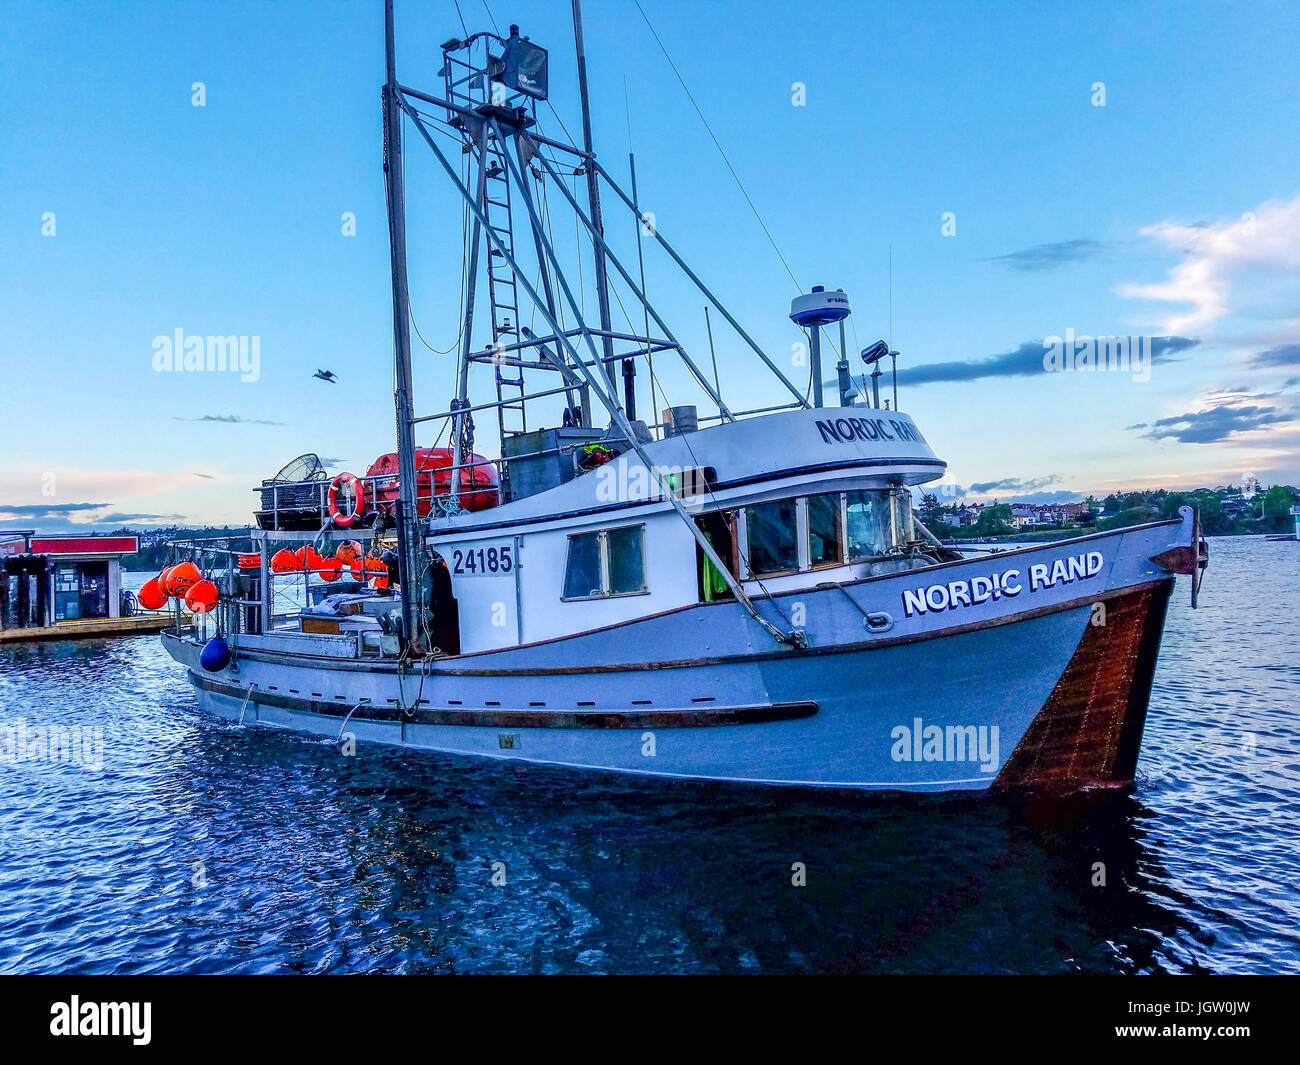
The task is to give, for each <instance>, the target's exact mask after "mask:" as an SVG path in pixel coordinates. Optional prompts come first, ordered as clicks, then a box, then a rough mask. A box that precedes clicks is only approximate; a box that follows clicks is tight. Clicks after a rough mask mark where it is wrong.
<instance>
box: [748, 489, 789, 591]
mask: <svg viewBox="0 0 1300 1065" xmlns="http://www.w3.org/2000/svg"><path fill="white" fill-rule="evenodd" d="M745 544H746V547H747V554H748V556H749V571H750V573H751V574H752V575H753V576H755V577H768V576H772V575H773V574H777V573H794V572H796V571H797V570H798V569H799V533H798V517H797V507H796V505H795V500H793V499H779V500H777V501H776V502H773V503H759V504H758V505H756V506H752V507H746V508H745Z"/></svg>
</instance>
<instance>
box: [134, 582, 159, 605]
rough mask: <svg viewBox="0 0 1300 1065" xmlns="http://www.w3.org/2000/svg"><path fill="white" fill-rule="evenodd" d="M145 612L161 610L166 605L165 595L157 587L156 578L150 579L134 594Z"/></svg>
mask: <svg viewBox="0 0 1300 1065" xmlns="http://www.w3.org/2000/svg"><path fill="white" fill-rule="evenodd" d="M135 597H136V599H138V600H139V602H140V605H141V606H142V607H144V608H145V609H146V610H161V609H162V608H163V607H165V606H166V605H167V593H166V592H164V591H163V590H162V589H161V588H159V587H158V578H157V577H150V578H149V579H148V580H147V581H145V582H144V584H142V585H141V586H140V590H139V591H138V592H136V594H135Z"/></svg>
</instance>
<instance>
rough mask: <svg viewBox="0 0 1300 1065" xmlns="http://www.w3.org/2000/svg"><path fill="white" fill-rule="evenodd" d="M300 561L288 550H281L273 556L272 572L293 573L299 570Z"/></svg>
mask: <svg viewBox="0 0 1300 1065" xmlns="http://www.w3.org/2000/svg"><path fill="white" fill-rule="evenodd" d="M299 568H300V567H299V566H298V559H297V557H296V556H295V555H294V553H293V552H292V551H290V550H289V549H288V548H281V549H280V550H279V551H277V552H276V553H275V554H274V555H272V556H271V572H273V573H293V572H294V571H295V570H297V569H299Z"/></svg>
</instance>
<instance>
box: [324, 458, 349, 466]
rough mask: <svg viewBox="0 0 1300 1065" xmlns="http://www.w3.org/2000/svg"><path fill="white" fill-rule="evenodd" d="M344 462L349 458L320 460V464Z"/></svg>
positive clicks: (332, 464) (327, 464) (335, 464)
mask: <svg viewBox="0 0 1300 1065" xmlns="http://www.w3.org/2000/svg"><path fill="white" fill-rule="evenodd" d="M343 462H347V459H321V460H320V464H321V465H322V466H337V465H339V464H340V463H343Z"/></svg>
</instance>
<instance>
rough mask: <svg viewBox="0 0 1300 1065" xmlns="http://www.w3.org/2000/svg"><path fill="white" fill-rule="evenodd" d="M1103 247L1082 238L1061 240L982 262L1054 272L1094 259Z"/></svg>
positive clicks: (994, 256) (1034, 270)
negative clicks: (1062, 267) (1066, 266)
mask: <svg viewBox="0 0 1300 1065" xmlns="http://www.w3.org/2000/svg"><path fill="white" fill-rule="evenodd" d="M1105 247H1106V245H1105V244H1102V243H1101V242H1100V241H1096V240H1087V239H1084V238H1079V239H1076V240H1061V241H1057V242H1056V243H1054V244H1035V245H1033V246H1032V247H1029V248H1021V249H1020V250H1019V251H1013V252H1008V253H1007V254H1006V255H993V256H990V257H989V258H988V259H985V260H984V261H985V262H993V263H996V262H1001V263H1006V264H1007V266H1009V267H1010V268H1011V269H1012V270H1022V271H1026V272H1037V271H1039V270H1054V269H1056V268H1057V267H1058V266H1065V265H1066V264H1067V263H1077V262H1082V261H1084V260H1085V259H1091V258H1094V257H1095V256H1097V255H1098V254H1099V253H1100V252H1101V251H1102V250H1103V249H1105Z"/></svg>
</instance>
